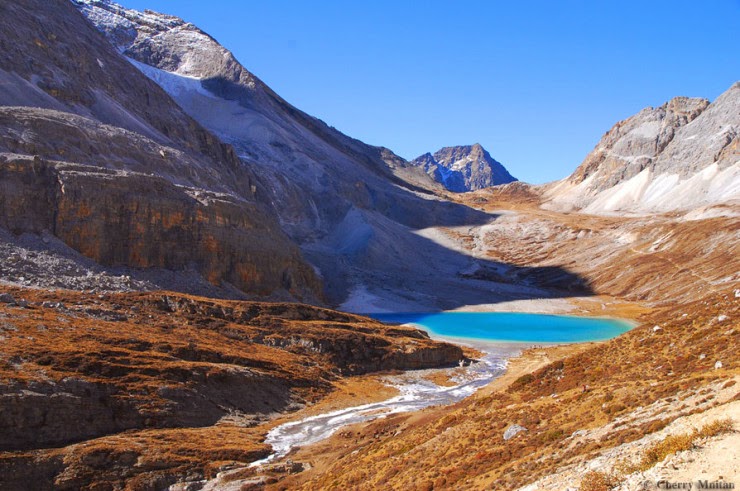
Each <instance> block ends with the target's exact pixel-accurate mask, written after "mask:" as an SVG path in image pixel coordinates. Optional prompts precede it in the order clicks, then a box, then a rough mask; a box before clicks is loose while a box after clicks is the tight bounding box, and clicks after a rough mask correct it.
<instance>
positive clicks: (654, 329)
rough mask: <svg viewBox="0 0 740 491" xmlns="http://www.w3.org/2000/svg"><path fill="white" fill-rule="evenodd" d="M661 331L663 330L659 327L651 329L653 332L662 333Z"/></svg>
mask: <svg viewBox="0 0 740 491" xmlns="http://www.w3.org/2000/svg"><path fill="white" fill-rule="evenodd" d="M662 330H663V328H662V327H660V326H655V327H653V332H658V331H662Z"/></svg>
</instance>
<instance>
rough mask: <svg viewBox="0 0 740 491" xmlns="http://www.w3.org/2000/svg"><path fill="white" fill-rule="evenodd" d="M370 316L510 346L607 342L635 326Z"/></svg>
mask: <svg viewBox="0 0 740 491" xmlns="http://www.w3.org/2000/svg"><path fill="white" fill-rule="evenodd" d="M369 316H370V317H372V318H374V319H377V320H379V321H381V322H386V323H399V324H414V325H416V326H418V327H420V328H422V329H424V330H425V331H427V332H428V333H429V334H430V335H432V336H435V335H436V336H440V337H449V338H460V339H469V340H478V341H497V342H508V343H542V344H546V343H581V342H586V341H604V340H606V339H611V338H613V337H616V336H619V335H620V334H622V333H624V332H626V331H629V330H630V329H632V327H633V326H632V324H630V323H628V322H626V321H623V320H619V319H609V318H600V317H572V316H565V315H545V314H527V313H520V312H440V313H428V314H424V313H421V314H412V313H398V314H395V313H390V314H385V313H384V314H369Z"/></svg>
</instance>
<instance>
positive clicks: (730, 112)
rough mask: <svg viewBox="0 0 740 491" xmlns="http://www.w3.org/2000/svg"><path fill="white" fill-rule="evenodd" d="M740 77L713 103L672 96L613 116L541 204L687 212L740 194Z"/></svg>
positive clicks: (593, 209)
mask: <svg viewBox="0 0 740 491" xmlns="http://www.w3.org/2000/svg"><path fill="white" fill-rule="evenodd" d="M738 135H740V83H735V84H733V85H732V86H731V87H730V88H729V89H728V90H727V91H726V92H724V93H723V94H722V95H720V96H719V97H718V98H717V99H716V100H715V101H714V102H712V103H710V102H709V101H708V100H707V99H702V98H690V97H675V98H673V99H671V100H670V101H668V102H666V103H665V104H663V105H662V106H660V107H655V108H653V107H649V108H646V109H643V110H642V111H640V112H639V113H637V114H636V115H634V116H632V117H630V118H627V119H625V120H623V121H620V122H618V123H617V124H616V125H614V126H613V127H612V128H611V129H610V130H609V131H608V132H607V133H606V134H605V135H604V136H603V137H602V139H601V141H599V143H598V145H596V148H594V150H593V151H592V152H591V153H590V154H589V155H588V156H586V158H585V159H584V161H583V163H582V164H581V165H580V166H579V167H578V168H577V169H576V171H575V172H574V173H573V174H572V175H571V176H570V177H568V178H566V179H564V180H563V181H559V182H556V183H553V184H551V185H548V186H545V189H544V191H545V197H546V199H549V200H550V201H549V203H548V204H547V205H546V206H549V207H553V208H556V209H558V208H566V209H581V210H584V211H586V212H590V213H620V212H626V213H651V212H665V211H676V210H688V209H692V208H698V207H702V206H712V205H714V204H719V203H727V202H731V201H733V200H740V148H739V145H740V140H739V136H738Z"/></svg>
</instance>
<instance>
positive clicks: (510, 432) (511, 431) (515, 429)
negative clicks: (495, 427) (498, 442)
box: [504, 425, 527, 440]
mask: <svg viewBox="0 0 740 491" xmlns="http://www.w3.org/2000/svg"><path fill="white" fill-rule="evenodd" d="M522 431H527V429H526V428H525V427H524V426H520V425H511V426H509V427H508V428H506V431H505V432H504V440H511V439H512V438H514V437H515V436H517V435H518V434H519V433H521V432H522Z"/></svg>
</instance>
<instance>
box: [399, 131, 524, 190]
mask: <svg viewBox="0 0 740 491" xmlns="http://www.w3.org/2000/svg"><path fill="white" fill-rule="evenodd" d="M410 164H411V165H415V166H417V167H421V168H423V169H424V172H426V173H427V174H429V176H431V177H432V179H434V180H435V181H437V182H439V183H441V184H442V185H443V186H444V187H445V188H447V189H448V190H449V191H454V192H456V193H464V192H466V191H475V190H476V189H483V188H487V187H490V186H496V185H499V184H507V183H510V182H513V181H516V178H514V177H513V176H512V175H511V174H509V171H507V170H506V168H504V166H503V165H501V163H500V162H498V161H496V160H495V159H494V158H493V157H491V154H489V153H488V151H486V149H485V148H483V147H482V146H481V145H480V144H479V143H476V144H474V145H466V146H459V147H445V148H442V149H440V150H438V151H437V152H435V153H434V155H432V154H431V153H425V154H424V155H422V156H420V157H417V158H416V159H414V160H412V161H411V162H410Z"/></svg>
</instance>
